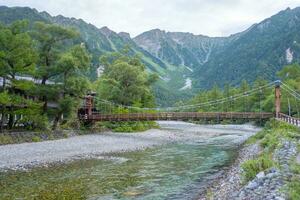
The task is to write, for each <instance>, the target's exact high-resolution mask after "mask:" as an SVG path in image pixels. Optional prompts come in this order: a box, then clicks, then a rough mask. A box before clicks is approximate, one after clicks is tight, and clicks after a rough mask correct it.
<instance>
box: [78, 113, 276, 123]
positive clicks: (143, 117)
mask: <svg viewBox="0 0 300 200" xmlns="http://www.w3.org/2000/svg"><path fill="white" fill-rule="evenodd" d="M272 117H274V114H273V113H268V112H260V113H258V112H157V113H128V114H100V113H93V114H92V115H81V116H80V119H82V120H87V121H156V120H183V121H184V120H217V121H222V120H227V119H228V120H229V119H230V120H237V119H245V120H247V119H248V120H255V119H270V118H272Z"/></svg>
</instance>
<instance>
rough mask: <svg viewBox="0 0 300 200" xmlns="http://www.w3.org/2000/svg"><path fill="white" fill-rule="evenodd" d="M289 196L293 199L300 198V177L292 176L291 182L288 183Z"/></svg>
mask: <svg viewBox="0 0 300 200" xmlns="http://www.w3.org/2000/svg"><path fill="white" fill-rule="evenodd" d="M288 196H289V199H291V200H298V199H300V181H299V177H298V178H296V177H294V178H292V180H291V182H290V183H289V184H288Z"/></svg>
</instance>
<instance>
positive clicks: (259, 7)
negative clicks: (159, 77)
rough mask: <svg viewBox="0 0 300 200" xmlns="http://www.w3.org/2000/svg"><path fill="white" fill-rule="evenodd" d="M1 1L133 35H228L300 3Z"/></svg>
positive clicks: (276, 0) (250, 0) (288, 0)
mask: <svg viewBox="0 0 300 200" xmlns="http://www.w3.org/2000/svg"><path fill="white" fill-rule="evenodd" d="M0 5H6V6H29V7H32V8H36V9H37V10H39V11H47V12H48V13H50V14H51V15H59V14H61V15H64V16H67V17H75V18H81V19H83V20H85V21H86V22H89V23H92V24H94V25H96V26H97V27H102V26H108V27H109V28H110V29H112V30H114V31H116V32H120V31H125V32H129V33H130V34H131V35H132V36H135V35H137V34H139V33H142V32H144V31H147V30H150V29H154V28H159V29H163V30H167V31H181V32H192V33H194V34H204V35H209V36H227V35H230V34H232V33H236V32H239V31H243V30H245V29H246V28H248V27H249V26H251V25H252V24H253V23H256V22H259V21H261V20H263V19H265V18H267V17H269V16H271V15H273V14H276V13H277V12H279V11H280V10H283V9H286V8H287V7H290V8H294V7H297V6H300V0H0Z"/></svg>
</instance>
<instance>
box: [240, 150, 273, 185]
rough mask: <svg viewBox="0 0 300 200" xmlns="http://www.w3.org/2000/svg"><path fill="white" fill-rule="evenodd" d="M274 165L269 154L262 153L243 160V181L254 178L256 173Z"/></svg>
mask: <svg viewBox="0 0 300 200" xmlns="http://www.w3.org/2000/svg"><path fill="white" fill-rule="evenodd" d="M272 166H274V162H273V161H272V158H271V155H269V154H262V155H261V156H259V157H258V158H257V159H253V160H247V161H245V162H244V163H243V164H242V165H241V167H242V170H243V177H244V181H245V182H248V181H250V180H252V179H254V178H255V176H256V174H258V173H259V172H261V171H264V170H266V169H268V168H270V167H272Z"/></svg>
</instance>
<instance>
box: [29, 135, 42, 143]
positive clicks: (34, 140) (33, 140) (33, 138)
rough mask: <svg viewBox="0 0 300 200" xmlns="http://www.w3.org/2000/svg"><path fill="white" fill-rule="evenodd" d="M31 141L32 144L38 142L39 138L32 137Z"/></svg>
mask: <svg viewBox="0 0 300 200" xmlns="http://www.w3.org/2000/svg"><path fill="white" fill-rule="evenodd" d="M31 140H32V142H40V141H41V138H39V137H38V136H33V137H32V139H31Z"/></svg>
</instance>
